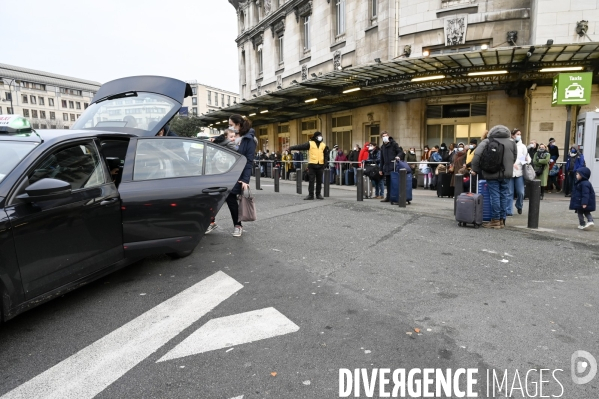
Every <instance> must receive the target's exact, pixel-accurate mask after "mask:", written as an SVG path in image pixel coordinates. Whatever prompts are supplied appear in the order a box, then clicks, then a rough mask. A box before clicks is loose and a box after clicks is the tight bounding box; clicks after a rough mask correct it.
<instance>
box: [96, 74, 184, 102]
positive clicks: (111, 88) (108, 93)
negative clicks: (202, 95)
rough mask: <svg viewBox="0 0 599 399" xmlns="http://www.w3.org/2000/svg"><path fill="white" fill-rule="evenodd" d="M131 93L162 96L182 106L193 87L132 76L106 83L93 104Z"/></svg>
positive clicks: (155, 77)
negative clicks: (137, 92)
mask: <svg viewBox="0 0 599 399" xmlns="http://www.w3.org/2000/svg"><path fill="white" fill-rule="evenodd" d="M131 91H140V92H142V91H144V92H148V93H157V94H162V95H165V96H167V97H170V98H172V99H173V100H175V101H177V102H179V103H180V104H183V99H184V98H185V97H189V96H191V95H192V94H193V93H192V91H191V86H189V84H187V83H185V82H183V81H181V80H177V79H173V78H167V77H164V76H130V77H128V78H121V79H116V80H112V81H110V82H107V83H104V84H103V85H102V86H101V87H100V89H99V90H98V92H97V93H96V95H95V96H94V98H93V99H92V104H93V103H95V102H98V101H100V100H104V99H106V98H107V97H112V96H116V95H118V94H122V93H128V92H131Z"/></svg>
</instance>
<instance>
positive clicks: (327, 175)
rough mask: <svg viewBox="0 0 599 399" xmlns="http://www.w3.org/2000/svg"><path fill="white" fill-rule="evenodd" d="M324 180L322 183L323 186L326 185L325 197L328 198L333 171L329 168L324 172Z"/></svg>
mask: <svg viewBox="0 0 599 399" xmlns="http://www.w3.org/2000/svg"><path fill="white" fill-rule="evenodd" d="M323 180H324V181H323V182H322V184H324V197H325V198H328V197H329V192H330V189H331V170H330V169H329V168H326V169H325V170H324V177H323Z"/></svg>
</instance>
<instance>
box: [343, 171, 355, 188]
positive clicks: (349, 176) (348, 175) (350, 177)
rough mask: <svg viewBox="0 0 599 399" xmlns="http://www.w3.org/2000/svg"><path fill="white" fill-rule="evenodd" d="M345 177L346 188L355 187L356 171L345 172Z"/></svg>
mask: <svg viewBox="0 0 599 399" xmlns="http://www.w3.org/2000/svg"><path fill="white" fill-rule="evenodd" d="M343 176H344V178H345V185H346V186H353V185H354V170H353V169H348V170H346V171H345V172H343Z"/></svg>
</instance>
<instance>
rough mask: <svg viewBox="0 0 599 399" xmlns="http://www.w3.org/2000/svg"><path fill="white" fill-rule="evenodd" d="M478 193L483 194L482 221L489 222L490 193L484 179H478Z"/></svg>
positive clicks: (490, 212) (490, 214)
mask: <svg viewBox="0 0 599 399" xmlns="http://www.w3.org/2000/svg"><path fill="white" fill-rule="evenodd" d="M478 193H479V194H481V195H482V196H483V221H485V222H490V221H491V216H492V215H493V213H492V211H491V194H490V193H489V186H488V185H487V181H486V180H479V181H478Z"/></svg>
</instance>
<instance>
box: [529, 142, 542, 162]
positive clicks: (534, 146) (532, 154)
mask: <svg viewBox="0 0 599 399" xmlns="http://www.w3.org/2000/svg"><path fill="white" fill-rule="evenodd" d="M527 148H528V155H530V159H533V158H534V157H535V154H536V153H537V150H538V149H539V145H538V144H537V140H530V144H528V147H527Z"/></svg>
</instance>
